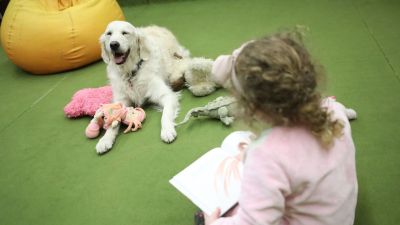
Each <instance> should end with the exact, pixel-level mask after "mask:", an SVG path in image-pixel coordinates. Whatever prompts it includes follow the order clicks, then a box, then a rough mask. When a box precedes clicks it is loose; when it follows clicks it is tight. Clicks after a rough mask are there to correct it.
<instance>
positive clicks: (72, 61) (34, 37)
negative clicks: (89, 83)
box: [1, 0, 124, 74]
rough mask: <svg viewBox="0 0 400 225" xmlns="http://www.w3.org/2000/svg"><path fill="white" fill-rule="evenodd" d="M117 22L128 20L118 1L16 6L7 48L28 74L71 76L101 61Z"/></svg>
mask: <svg viewBox="0 0 400 225" xmlns="http://www.w3.org/2000/svg"><path fill="white" fill-rule="evenodd" d="M113 20H124V15H123V13H122V10H121V8H120V6H119V5H118V3H117V1H116V0H11V1H10V3H9V5H8V7H7V10H6V12H5V14H4V17H3V21H2V24H1V43H2V46H3V49H4V51H5V52H6V54H7V55H8V57H9V58H10V60H11V61H12V62H13V63H14V64H16V65H17V66H19V67H21V68H22V69H24V70H26V71H28V72H31V73H33V74H49V73H56V72H61V71H66V70H70V69H75V68H78V67H81V66H83V65H87V64H89V63H91V62H94V61H96V60H98V59H100V57H101V56H100V44H99V37H100V35H101V33H103V32H104V30H105V28H106V26H107V24H108V23H109V22H111V21H113Z"/></svg>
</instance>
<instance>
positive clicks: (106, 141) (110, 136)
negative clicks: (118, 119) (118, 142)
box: [96, 123, 120, 154]
mask: <svg viewBox="0 0 400 225" xmlns="http://www.w3.org/2000/svg"><path fill="white" fill-rule="evenodd" d="M119 125H120V124H119V123H117V124H113V125H112V126H110V127H109V128H108V129H107V131H106V133H105V134H104V136H103V137H102V138H101V139H100V140H99V142H98V143H97V145H96V152H97V153H98V154H103V153H105V152H107V151H109V150H110V149H111V148H112V146H113V144H114V141H115V138H116V137H117V134H118V131H119Z"/></svg>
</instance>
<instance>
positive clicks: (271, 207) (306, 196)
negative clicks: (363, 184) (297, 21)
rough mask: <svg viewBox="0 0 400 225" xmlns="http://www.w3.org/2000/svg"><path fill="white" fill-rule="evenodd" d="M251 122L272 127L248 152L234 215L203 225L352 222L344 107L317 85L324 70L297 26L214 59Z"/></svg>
mask: <svg viewBox="0 0 400 225" xmlns="http://www.w3.org/2000/svg"><path fill="white" fill-rule="evenodd" d="M213 74H214V76H215V80H216V81H217V82H219V83H220V84H221V85H223V86H225V87H228V88H229V89H230V90H231V92H232V94H233V95H234V96H235V97H236V98H237V100H238V102H239V106H240V107H239V108H240V109H241V112H240V114H241V115H242V117H243V119H245V120H247V121H248V122H251V124H256V123H257V124H259V123H260V122H262V123H265V124H269V125H272V128H270V129H266V130H265V131H263V132H262V133H261V135H260V137H259V138H258V140H257V141H255V143H253V144H252V145H251V146H250V147H249V149H248V150H247V153H246V157H245V161H244V170H243V177H242V189H241V196H240V199H239V204H238V207H237V211H236V212H235V214H234V215H232V216H226V217H220V216H219V214H220V213H219V210H218V209H217V210H216V211H215V212H214V213H213V214H212V215H205V223H206V225H210V224H212V225H220V224H221V225H222V224H223V225H228V224H235V225H272V224H273V225H293V224H296V225H298V224H306V225H317V224H318V225H338V224H340V225H351V224H353V222H354V214H355V207H356V201H357V190H358V187H357V177H356V168H355V147H354V143H353V140H352V137H351V129H350V124H349V121H348V118H355V116H356V114H355V111H354V110H351V109H346V108H345V107H344V106H343V105H342V104H340V103H339V102H336V101H335V100H334V99H333V98H327V99H321V94H320V93H319V92H318V91H317V81H318V77H319V76H320V75H322V73H321V71H320V69H319V67H318V66H316V65H315V64H314V63H313V61H312V59H311V57H310V54H309V52H308V51H307V50H306V49H305V47H304V45H303V44H302V41H301V35H298V34H297V33H296V32H288V33H279V34H275V35H272V36H270V37H267V38H262V39H259V40H255V41H251V42H248V43H246V44H244V45H243V46H242V47H241V48H240V49H237V50H235V51H234V52H233V54H232V55H228V56H220V57H219V58H218V59H217V60H216V61H215V63H214V66H213Z"/></svg>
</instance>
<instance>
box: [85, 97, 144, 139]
mask: <svg viewBox="0 0 400 225" xmlns="http://www.w3.org/2000/svg"><path fill="white" fill-rule="evenodd" d="M145 118H146V113H145V112H144V110H143V109H142V108H139V107H136V108H133V107H125V106H124V105H122V103H111V104H103V105H101V107H100V108H99V109H98V110H97V111H96V114H95V115H94V118H93V119H92V120H91V121H90V123H89V125H88V126H87V127H86V130H85V134H86V137H88V138H96V137H97V136H99V133H100V128H101V127H103V128H104V129H108V128H109V127H110V126H111V127H116V126H117V125H118V124H119V123H121V122H122V123H124V124H126V125H128V127H127V128H126V129H125V131H124V133H127V132H129V131H137V130H138V129H139V128H141V127H142V122H143V120H144V119H145Z"/></svg>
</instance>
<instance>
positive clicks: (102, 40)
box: [99, 34, 110, 64]
mask: <svg viewBox="0 0 400 225" xmlns="http://www.w3.org/2000/svg"><path fill="white" fill-rule="evenodd" d="M99 41H100V47H101V58H103V61H104V62H105V63H106V64H108V63H109V62H110V54H109V53H108V52H107V50H106V36H105V35H104V34H102V35H101V36H100V40H99Z"/></svg>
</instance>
